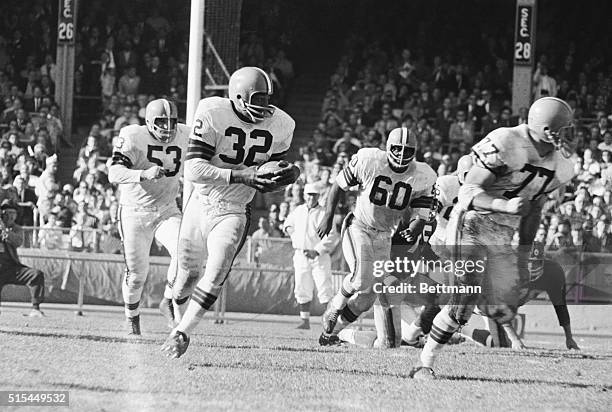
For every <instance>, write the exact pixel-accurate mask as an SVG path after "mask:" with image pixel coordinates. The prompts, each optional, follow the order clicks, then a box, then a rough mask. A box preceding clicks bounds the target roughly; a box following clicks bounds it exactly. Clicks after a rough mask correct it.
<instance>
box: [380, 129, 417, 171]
mask: <svg viewBox="0 0 612 412" xmlns="http://www.w3.org/2000/svg"><path fill="white" fill-rule="evenodd" d="M416 149H417V138H416V135H415V134H414V132H412V130H410V129H408V128H407V127H398V128H397V129H393V130H391V131H390V132H389V136H388V137H387V159H388V160H389V164H390V165H391V166H392V167H393V168H394V169H399V170H400V171H401V170H405V169H407V168H408V166H409V165H410V162H411V161H412V159H414V156H415V154H416Z"/></svg>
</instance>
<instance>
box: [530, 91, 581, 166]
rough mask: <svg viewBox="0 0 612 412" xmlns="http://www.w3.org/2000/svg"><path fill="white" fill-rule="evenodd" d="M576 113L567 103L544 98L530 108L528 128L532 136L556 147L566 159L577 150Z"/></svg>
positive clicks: (554, 98)
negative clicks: (574, 122)
mask: <svg viewBox="0 0 612 412" xmlns="http://www.w3.org/2000/svg"><path fill="white" fill-rule="evenodd" d="M573 120H574V111H573V110H572V108H571V107H570V105H569V104H567V103H566V102H565V101H563V100H561V99H558V98H556V97H542V98H541V99H538V100H536V101H535V102H534V103H533V104H532V105H531V107H530V108H529V114H528V115H527V126H528V127H529V132H530V134H531V136H532V137H533V138H534V139H536V140H539V141H541V142H544V143H549V144H552V145H554V146H555V149H557V150H559V151H560V152H561V154H562V155H563V156H565V157H570V156H571V155H572V153H573V152H574V150H575V148H576V141H575V136H574V124H573Z"/></svg>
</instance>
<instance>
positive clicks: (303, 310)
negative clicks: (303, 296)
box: [300, 302, 310, 320]
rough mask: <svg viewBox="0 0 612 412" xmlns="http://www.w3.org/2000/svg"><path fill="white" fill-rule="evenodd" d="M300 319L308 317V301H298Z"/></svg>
mask: <svg viewBox="0 0 612 412" xmlns="http://www.w3.org/2000/svg"><path fill="white" fill-rule="evenodd" d="M300 319H304V320H307V319H310V302H306V303H300Z"/></svg>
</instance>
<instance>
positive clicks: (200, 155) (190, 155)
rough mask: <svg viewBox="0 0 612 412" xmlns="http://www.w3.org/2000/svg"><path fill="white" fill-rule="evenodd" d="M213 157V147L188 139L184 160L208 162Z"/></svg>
mask: <svg viewBox="0 0 612 412" xmlns="http://www.w3.org/2000/svg"><path fill="white" fill-rule="evenodd" d="M214 155H215V147H214V146H213V145H210V144H208V143H205V142H203V141H201V140H196V139H189V146H188V147H187V155H186V156H185V160H191V159H204V160H210V159H212V158H213V156H214Z"/></svg>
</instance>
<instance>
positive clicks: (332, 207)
mask: <svg viewBox="0 0 612 412" xmlns="http://www.w3.org/2000/svg"><path fill="white" fill-rule="evenodd" d="M360 171H361V167H360V162H359V152H358V153H357V154H356V155H355V156H353V158H352V159H351V161H350V162H349V164H348V166H347V167H345V168H344V169H342V171H341V172H340V173H339V174H338V176H337V177H336V180H335V181H334V184H333V185H332V187H331V189H330V190H329V194H328V195H327V203H326V205H325V214H324V215H323V219H322V220H321V223H319V226H318V227H317V234H318V235H319V237H320V238H321V239H323V237H324V236H325V235H327V234H328V233H329V232H330V231H331V229H332V226H333V224H334V212H335V211H336V207H338V203H339V202H340V196H342V193H343V192H344V191H346V190H348V189H349V188H350V187H352V186H357V185H358V184H360V183H361V178H360V177H359V176H360Z"/></svg>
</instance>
